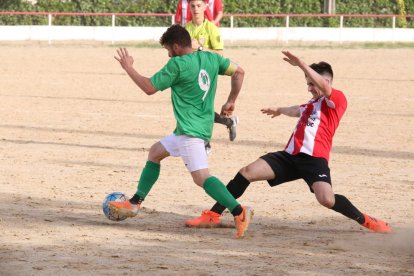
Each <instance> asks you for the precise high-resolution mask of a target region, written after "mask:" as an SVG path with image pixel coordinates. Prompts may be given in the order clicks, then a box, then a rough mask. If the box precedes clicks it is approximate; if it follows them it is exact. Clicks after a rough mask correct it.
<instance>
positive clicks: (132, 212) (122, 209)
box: [108, 200, 140, 218]
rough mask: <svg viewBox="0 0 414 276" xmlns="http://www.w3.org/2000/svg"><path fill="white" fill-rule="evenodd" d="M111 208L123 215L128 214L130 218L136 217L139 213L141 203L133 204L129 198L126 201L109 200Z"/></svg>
mask: <svg viewBox="0 0 414 276" xmlns="http://www.w3.org/2000/svg"><path fill="white" fill-rule="evenodd" d="M108 205H109V209H111V211H113V212H116V213H118V214H119V215H121V216H127V217H129V218H132V217H135V216H136V215H137V214H138V209H139V208H140V205H136V204H131V203H130V202H129V200H126V201H109V202H108Z"/></svg>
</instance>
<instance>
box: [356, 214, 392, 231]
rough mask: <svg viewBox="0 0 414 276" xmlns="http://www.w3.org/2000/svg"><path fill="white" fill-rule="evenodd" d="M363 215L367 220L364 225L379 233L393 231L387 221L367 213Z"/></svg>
mask: <svg viewBox="0 0 414 276" xmlns="http://www.w3.org/2000/svg"><path fill="white" fill-rule="evenodd" d="M363 215H364V218H365V222H364V223H363V224H362V226H364V227H366V228H368V229H369V230H371V231H372V232H377V233H391V232H392V229H391V226H390V225H389V224H388V223H386V222H385V221H382V220H380V219H376V218H373V217H370V216H368V215H366V214H363Z"/></svg>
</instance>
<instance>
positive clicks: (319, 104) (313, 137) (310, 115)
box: [285, 88, 347, 161]
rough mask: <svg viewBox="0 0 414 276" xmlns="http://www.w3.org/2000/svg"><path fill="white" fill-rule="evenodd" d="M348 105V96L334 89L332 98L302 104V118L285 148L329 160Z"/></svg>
mask: <svg viewBox="0 0 414 276" xmlns="http://www.w3.org/2000/svg"><path fill="white" fill-rule="evenodd" d="M346 107H347V100H346V98H345V95H344V94H343V93H342V92H341V91H339V90H336V89H333V88H332V93H331V96H330V97H329V98H326V97H324V96H322V97H320V98H318V99H316V100H314V99H312V100H310V101H309V102H308V103H307V104H303V105H301V106H300V118H299V121H298V123H297V125H296V128H295V130H294V131H293V133H292V136H291V137H290V139H289V142H288V143H287V145H286V147H285V151H286V152H288V153H290V154H292V155H296V154H298V153H300V152H302V153H306V154H308V155H311V156H314V157H322V158H325V159H326V160H327V161H329V154H330V152H331V149H332V139H333V136H334V134H335V131H336V129H337V128H338V125H339V121H340V120H341V118H342V115H344V113H345V110H346Z"/></svg>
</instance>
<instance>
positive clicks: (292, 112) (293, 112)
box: [277, 105, 300, 117]
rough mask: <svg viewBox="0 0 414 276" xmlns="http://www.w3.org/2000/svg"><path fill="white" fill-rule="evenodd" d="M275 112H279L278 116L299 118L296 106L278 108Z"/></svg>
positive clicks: (298, 110)
mask: <svg viewBox="0 0 414 276" xmlns="http://www.w3.org/2000/svg"><path fill="white" fill-rule="evenodd" d="M277 110H278V111H279V112H280V114H283V115H286V116H289V117H299V116H300V109H299V106H298V105H294V106H288V107H279V108H278V109H277Z"/></svg>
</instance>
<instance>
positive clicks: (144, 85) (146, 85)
mask: <svg viewBox="0 0 414 276" xmlns="http://www.w3.org/2000/svg"><path fill="white" fill-rule="evenodd" d="M125 71H126V72H127V74H128V75H129V77H130V78H131V79H132V81H133V82H134V83H135V84H136V85H137V86H138V87H139V88H140V89H141V90H142V91H143V92H144V93H145V94H147V95H152V94H154V93H155V92H157V89H156V88H155V87H154V85H153V84H152V83H151V80H150V79H149V78H147V77H144V76H142V75H140V74H139V73H138V72H137V71H136V70H135V69H134V68H128V69H125Z"/></svg>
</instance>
